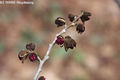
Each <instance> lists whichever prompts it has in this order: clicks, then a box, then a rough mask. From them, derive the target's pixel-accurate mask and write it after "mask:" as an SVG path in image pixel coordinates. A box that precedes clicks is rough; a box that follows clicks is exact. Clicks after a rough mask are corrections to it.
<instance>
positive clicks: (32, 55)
mask: <svg viewBox="0 0 120 80" xmlns="http://www.w3.org/2000/svg"><path fill="white" fill-rule="evenodd" d="M29 59H30V61H32V62H33V61H35V60H37V59H38V58H37V54H36V53H30V54H29Z"/></svg>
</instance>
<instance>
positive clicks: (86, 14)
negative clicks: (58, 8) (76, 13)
mask: <svg viewBox="0 0 120 80" xmlns="http://www.w3.org/2000/svg"><path fill="white" fill-rule="evenodd" d="M89 16H91V13H90V12H85V11H83V15H82V16H81V17H80V18H81V20H82V22H83V23H84V22H85V21H88V20H90V18H89Z"/></svg>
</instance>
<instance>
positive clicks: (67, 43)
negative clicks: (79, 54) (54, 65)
mask: <svg viewBox="0 0 120 80" xmlns="http://www.w3.org/2000/svg"><path fill="white" fill-rule="evenodd" d="M74 47H76V42H75V40H73V39H72V38H71V37H70V36H66V37H65V39H64V48H65V51H67V50H68V49H69V48H70V49H73V48H74Z"/></svg>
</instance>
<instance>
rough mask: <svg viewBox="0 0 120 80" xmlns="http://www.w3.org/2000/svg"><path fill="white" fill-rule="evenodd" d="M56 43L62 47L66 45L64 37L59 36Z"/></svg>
mask: <svg viewBox="0 0 120 80" xmlns="http://www.w3.org/2000/svg"><path fill="white" fill-rule="evenodd" d="M55 43H56V44H58V45H62V44H63V43H64V40H63V37H62V36H58V37H57V40H56V42H55Z"/></svg>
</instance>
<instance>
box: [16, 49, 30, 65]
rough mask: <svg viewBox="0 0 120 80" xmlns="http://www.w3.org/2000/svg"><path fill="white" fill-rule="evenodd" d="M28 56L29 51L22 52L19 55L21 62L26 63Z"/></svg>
mask: <svg viewBox="0 0 120 80" xmlns="http://www.w3.org/2000/svg"><path fill="white" fill-rule="evenodd" d="M28 54H29V51H28V50H21V51H20V52H19V54H18V58H19V60H21V61H22V63H24V60H25V59H26V58H27V56H28Z"/></svg>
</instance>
